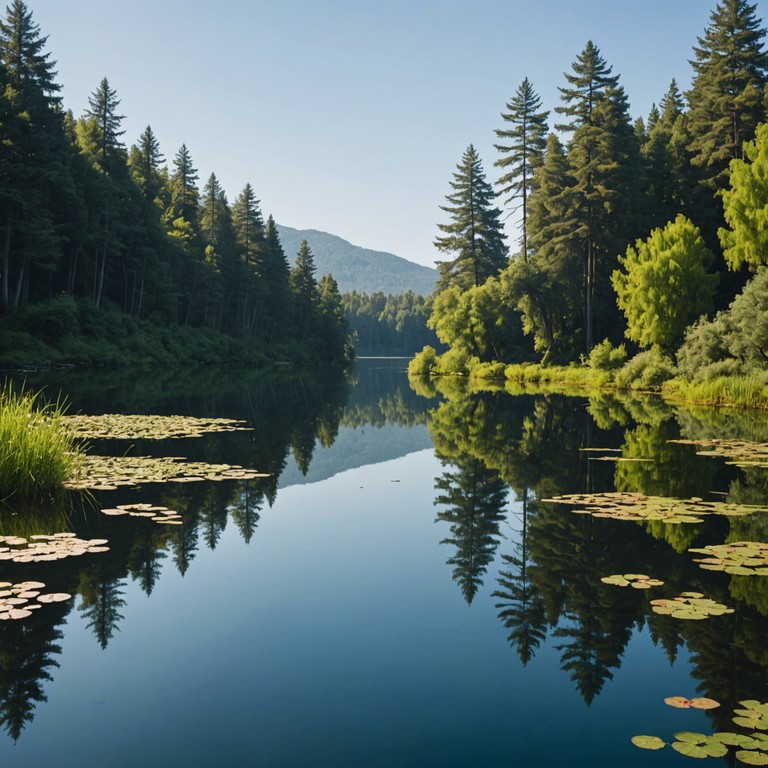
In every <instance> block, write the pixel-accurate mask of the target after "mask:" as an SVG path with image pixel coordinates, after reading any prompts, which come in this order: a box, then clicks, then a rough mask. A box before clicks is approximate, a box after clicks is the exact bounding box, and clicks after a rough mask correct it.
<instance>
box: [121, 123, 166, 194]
mask: <svg viewBox="0 0 768 768" xmlns="http://www.w3.org/2000/svg"><path fill="white" fill-rule="evenodd" d="M164 162H165V157H164V156H163V153H162V152H161V151H160V144H159V142H158V141H157V138H156V137H155V134H154V131H153V130H152V127H151V126H149V125H148V126H147V127H146V128H145V129H144V131H143V132H142V134H141V136H139V140H138V142H137V143H136V144H135V145H134V146H132V147H131V151H130V153H129V155H128V166H129V168H130V170H131V177H132V178H133V180H134V182H135V183H136V185H137V186H138V187H139V189H140V190H141V193H142V194H143V195H144V198H145V199H146V200H148V201H150V202H157V203H160V202H161V200H160V196H161V194H162V191H163V187H164V186H165V179H164V178H163V176H164V174H163V171H164V168H163V163H164ZM166 178H167V177H166Z"/></svg>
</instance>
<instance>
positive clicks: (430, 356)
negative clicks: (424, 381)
mask: <svg viewBox="0 0 768 768" xmlns="http://www.w3.org/2000/svg"><path fill="white" fill-rule="evenodd" d="M436 361H437V351H436V350H435V348H434V347H430V346H429V344H427V346H426V347H424V349H422V350H421V352H417V353H416V355H415V356H414V358H413V360H411V361H410V362H409V363H408V373H409V375H411V376H429V374H430V373H432V370H433V369H434V367H435V365H436Z"/></svg>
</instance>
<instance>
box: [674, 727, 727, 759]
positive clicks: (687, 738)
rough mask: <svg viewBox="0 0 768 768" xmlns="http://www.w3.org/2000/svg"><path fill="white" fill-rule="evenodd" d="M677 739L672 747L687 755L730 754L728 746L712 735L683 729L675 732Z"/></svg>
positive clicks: (715, 755)
mask: <svg viewBox="0 0 768 768" xmlns="http://www.w3.org/2000/svg"><path fill="white" fill-rule="evenodd" d="M675 739H676V741H673V742H672V749H674V750H675V751H676V752H679V753H680V754H681V755H685V756H686V757H723V756H725V755H727V754H728V747H726V746H725V744H724V743H723V742H722V741H718V740H717V739H715V738H714V737H713V736H711V735H709V736H708V735H706V734H704V733H693V732H691V731H681V732H680V733H676V734H675Z"/></svg>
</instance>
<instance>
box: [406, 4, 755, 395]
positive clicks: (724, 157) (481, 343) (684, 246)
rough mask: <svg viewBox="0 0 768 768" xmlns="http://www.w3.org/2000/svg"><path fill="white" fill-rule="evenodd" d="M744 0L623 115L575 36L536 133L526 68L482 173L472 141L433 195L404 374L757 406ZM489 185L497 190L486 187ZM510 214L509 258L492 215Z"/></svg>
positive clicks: (750, 66) (620, 102)
mask: <svg viewBox="0 0 768 768" xmlns="http://www.w3.org/2000/svg"><path fill="white" fill-rule="evenodd" d="M765 36H766V30H765V28H764V26H763V23H762V20H760V19H759V18H758V17H757V15H756V5H754V4H750V3H748V2H746V1H745V0H722V2H719V3H717V5H716V6H715V8H714V10H713V11H712V12H711V15H710V23H709V25H708V26H707V28H706V29H705V30H704V33H703V35H702V36H701V37H699V38H697V44H696V45H695V47H694V49H693V54H694V56H693V58H692V61H691V63H692V66H693V78H692V83H691V88H690V90H689V91H687V92H686V93H682V92H681V91H680V89H679V87H678V85H677V83H676V81H675V80H674V79H673V80H672V81H671V83H670V85H669V88H668V89H667V91H666V93H664V94H663V96H662V97H661V99H660V101H659V105H658V106H655V105H654V106H653V108H652V109H651V111H650V114H649V115H648V117H647V119H645V120H644V119H638V120H636V121H634V122H633V121H632V120H631V118H630V115H629V106H628V97H627V94H626V93H625V91H624V88H623V87H622V85H621V84H620V78H619V76H618V75H616V74H614V73H613V72H612V67H611V66H610V65H609V64H608V63H607V62H606V61H605V59H604V58H603V57H602V55H601V53H600V50H599V49H598V47H597V46H596V45H595V44H594V43H593V42H592V41H589V42H588V43H587V44H586V46H585V47H584V49H583V50H582V51H581V53H580V54H579V55H578V56H577V58H576V60H575V61H574V63H573V67H572V71H571V72H568V73H566V75H565V83H564V85H563V86H562V87H560V89H559V90H560V94H561V103H560V105H559V106H557V107H556V108H555V112H556V113H557V114H558V115H559V118H560V120H561V121H562V122H559V123H557V124H556V125H555V126H554V128H555V130H554V131H550V127H549V115H550V112H549V111H548V110H544V109H543V108H542V104H541V100H540V99H539V97H538V95H537V94H536V92H535V90H534V88H533V85H532V84H531V82H530V81H529V80H528V79H527V78H526V79H525V80H524V81H523V82H522V84H521V85H520V87H519V88H518V90H517V91H516V93H515V95H514V97H513V98H512V99H511V100H510V102H509V103H508V104H507V105H506V111H505V112H503V113H502V118H503V120H504V127H503V128H501V129H498V130H496V135H497V137H498V141H499V143H498V144H496V145H495V146H496V149H497V150H498V152H499V156H498V159H497V160H496V161H495V163H494V165H495V166H496V167H498V168H499V169H501V174H502V175H501V176H500V178H499V179H498V180H497V182H496V189H495V190H494V188H493V187H492V185H491V184H490V183H489V182H488V181H486V176H485V172H484V170H483V166H482V163H481V160H480V157H479V155H478V153H477V151H476V150H475V148H474V147H473V146H472V145H470V146H469V147H468V148H467V150H466V151H465V153H464V155H463V156H462V159H461V162H460V163H459V164H458V166H457V168H456V171H455V172H454V174H453V180H452V181H451V183H450V187H451V193H450V194H448V195H447V198H446V204H445V205H444V206H441V208H442V210H443V211H444V212H445V214H446V215H447V222H444V223H440V224H438V228H439V233H440V234H439V236H438V237H437V238H436V240H435V245H436V247H437V248H438V249H439V250H440V251H441V252H442V253H443V254H445V255H446V256H447V259H446V260H445V261H443V262H439V264H438V266H439V270H440V281H439V284H438V288H437V291H436V293H435V295H434V297H433V304H432V310H431V314H430V317H429V319H428V325H429V327H431V328H432V329H433V330H434V331H435V333H436V335H437V337H438V339H439V340H440V342H442V343H443V344H445V345H446V346H447V347H448V350H447V351H446V352H445V353H443V354H437V352H436V351H435V349H434V347H433V346H432V345H429V346H425V347H424V349H423V350H422V352H420V353H419V354H418V355H417V356H416V357H415V358H414V360H413V361H412V363H411V365H410V368H409V370H410V372H411V373H412V374H413V375H415V376H422V375H427V376H432V375H459V376H469V377H470V378H471V379H472V380H474V381H482V380H502V381H509V382H510V383H511V384H512V385H513V386H519V385H520V384H526V383H532V382H535V383H536V384H537V385H540V384H542V383H547V384H554V385H556V386H560V387H562V386H575V387H592V388H596V387H597V388H599V387H613V388H622V389H639V390H656V391H661V392H662V393H663V394H664V395H665V396H666V397H668V398H670V399H675V400H683V401H686V402H701V403H711V404H718V405H742V406H749V407H768V256H766V254H767V253H768V248H766V246H767V245H768V241H766V235H765V231H766V226H765V217H766V211H767V210H768V186H767V185H766V184H765V171H766V168H767V167H768V124H766V123H765V120H766V104H767V103H768V98H766V94H768V90H767V88H768V54H766V52H765V50H764V46H763V40H764V38H765ZM500 201H503V202H500ZM501 205H503V206H506V215H511V214H512V213H513V212H515V213H517V215H518V216H519V218H520V224H519V229H520V239H519V242H518V246H519V248H518V250H517V251H516V253H513V254H512V255H511V256H510V251H509V248H508V246H507V245H506V243H505V241H504V234H503V230H502V226H501V221H502V217H503V215H504V213H505V212H504V211H502V209H501V207H500V206H501Z"/></svg>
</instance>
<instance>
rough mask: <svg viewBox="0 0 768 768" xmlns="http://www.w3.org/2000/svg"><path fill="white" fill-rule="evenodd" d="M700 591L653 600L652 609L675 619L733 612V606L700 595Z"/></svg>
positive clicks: (699, 617) (705, 617)
mask: <svg viewBox="0 0 768 768" xmlns="http://www.w3.org/2000/svg"><path fill="white" fill-rule="evenodd" d="M700 594H701V593H699V592H683V593H682V594H681V595H680V596H679V597H675V598H673V599H671V600H669V599H659V600H651V610H652V611H654V613H660V614H662V615H665V616H671V617H672V618H674V619H685V620H693V621H696V620H702V619H708V618H710V617H711V616H722V615H723V614H726V613H733V608H728V607H727V606H725V605H721V604H720V603H716V602H715V601H714V600H712V599H710V598H705V597H701V596H700Z"/></svg>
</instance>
